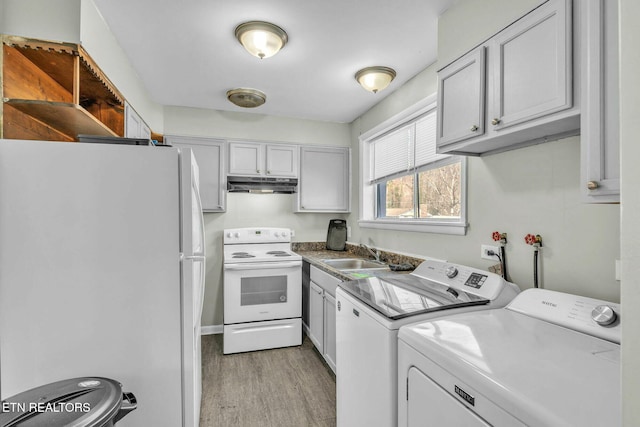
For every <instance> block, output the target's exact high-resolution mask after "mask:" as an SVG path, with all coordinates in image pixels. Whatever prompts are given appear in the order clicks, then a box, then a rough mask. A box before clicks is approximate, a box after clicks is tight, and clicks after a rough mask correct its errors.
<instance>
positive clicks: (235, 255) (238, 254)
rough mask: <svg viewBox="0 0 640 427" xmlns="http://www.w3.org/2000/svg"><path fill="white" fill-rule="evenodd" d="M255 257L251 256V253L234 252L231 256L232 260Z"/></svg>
mask: <svg viewBox="0 0 640 427" xmlns="http://www.w3.org/2000/svg"><path fill="white" fill-rule="evenodd" d="M255 257H256V256H255V255H251V254H250V253H249V252H234V253H232V254H231V258H255Z"/></svg>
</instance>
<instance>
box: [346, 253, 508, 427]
mask: <svg viewBox="0 0 640 427" xmlns="http://www.w3.org/2000/svg"><path fill="white" fill-rule="evenodd" d="M519 292H520V290H519V288H518V287H517V286H516V285H514V284H513V283H509V282H507V281H505V280H504V279H503V278H502V277H500V276H498V275H496V274H492V273H489V272H486V271H483V270H477V269H473V268H471V267H465V266H461V265H456V264H451V263H446V262H440V261H431V260H428V261H424V262H423V263H422V264H420V266H418V268H416V270H415V271H414V272H412V273H410V274H392V275H386V276H381V277H371V278H367V279H360V280H355V281H350V282H343V283H341V284H340V286H339V287H338V289H337V290H336V366H337V372H336V393H337V396H336V400H337V408H336V412H337V413H336V415H337V423H338V427H358V426H366V427H376V426H380V427H391V426H395V425H396V423H397V419H398V415H397V395H398V393H397V392H398V389H397V383H398V380H397V375H398V371H397V362H398V354H397V348H398V329H399V328H400V327H401V326H403V325H407V324H409V323H415V322H418V321H421V320H427V319H432V318H434V317H438V316H442V315H444V314H446V313H459V312H468V311H476V310H486V309H491V308H498V307H503V306H505V305H506V304H507V303H508V302H509V301H511V300H512V299H513V298H514V297H515V296H516V295H517V294H518V293H519Z"/></svg>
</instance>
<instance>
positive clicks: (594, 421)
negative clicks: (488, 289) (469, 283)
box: [398, 309, 621, 426]
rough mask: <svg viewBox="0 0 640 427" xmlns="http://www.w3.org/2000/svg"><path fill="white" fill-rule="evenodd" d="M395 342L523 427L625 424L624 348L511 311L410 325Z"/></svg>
mask: <svg viewBox="0 0 640 427" xmlns="http://www.w3.org/2000/svg"><path fill="white" fill-rule="evenodd" d="M398 337H399V340H401V341H403V342H405V343H407V344H408V345H410V346H411V347H413V348H415V349H416V350H417V351H418V352H419V353H421V354H423V355H424V356H425V357H427V358H428V359H430V360H431V361H433V362H434V363H435V364H437V365H439V366H440V367H441V368H443V369H444V370H445V371H447V372H448V373H449V375H450V376H451V377H452V378H453V379H452V381H454V380H455V381H459V382H460V384H466V385H468V386H469V387H470V388H471V389H473V390H475V391H476V392H477V393H478V394H479V395H481V396H484V397H485V398H486V399H488V400H489V401H491V402H493V403H494V404H496V405H498V406H499V407H501V408H502V409H503V410H505V411H507V412H508V413H510V414H511V415H512V416H514V417H515V418H517V419H519V420H520V421H521V422H522V423H524V424H526V425H539V426H542V425H544V426H569V425H571V426H586V425H590V426H604V425H611V426H614V425H620V423H621V420H620V401H621V393H620V346H619V345H617V344H614V343H612V342H609V341H606V340H603V339H600V338H596V337H593V336H590V335H586V334H584V333H581V332H577V331H573V330H571V329H567V328H565V327H561V326H558V325H554V324H551V323H548V322H545V321H543V320H539V319H535V318H532V317H530V316H527V315H525V314H522V313H517V312H514V311H512V310H507V309H493V310H483V311H476V312H470V313H461V314H453V315H450V316H446V317H441V318H438V319H434V320H431V321H428V322H423V323H419V324H413V325H410V326H405V327H402V328H400V331H399V333H398ZM425 374H427V375H429V372H425ZM447 391H448V392H449V393H450V394H451V395H452V396H454V397H456V398H458V397H457V396H456V394H455V391H454V390H451V389H447ZM458 400H459V401H460V402H462V403H463V404H464V405H465V406H467V407H469V408H470V409H473V410H476V411H481V410H482V408H481V405H480V404H476V407H475V409H474V408H472V407H470V406H469V405H468V404H466V403H465V402H464V401H463V400H462V399H458ZM487 421H488V422H489V423H491V422H492V420H491V419H487Z"/></svg>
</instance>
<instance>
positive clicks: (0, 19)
mask: <svg viewBox="0 0 640 427" xmlns="http://www.w3.org/2000/svg"><path fill="white" fill-rule="evenodd" d="M4 2H5V0H0V34H4V33H5V31H4V17H5V12H4Z"/></svg>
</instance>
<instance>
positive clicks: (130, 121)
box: [124, 103, 146, 138]
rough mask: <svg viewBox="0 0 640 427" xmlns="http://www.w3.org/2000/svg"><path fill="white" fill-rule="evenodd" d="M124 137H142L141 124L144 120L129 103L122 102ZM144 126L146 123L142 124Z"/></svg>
mask: <svg viewBox="0 0 640 427" xmlns="http://www.w3.org/2000/svg"><path fill="white" fill-rule="evenodd" d="M124 114H125V115H124V137H125V138H142V137H143V136H142V135H141V134H142V126H143V124H144V122H143V121H142V118H140V116H139V115H138V113H136V110H134V109H133V108H131V106H130V105H129V103H125V104H124ZM144 126H145V127H146V125H144Z"/></svg>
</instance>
